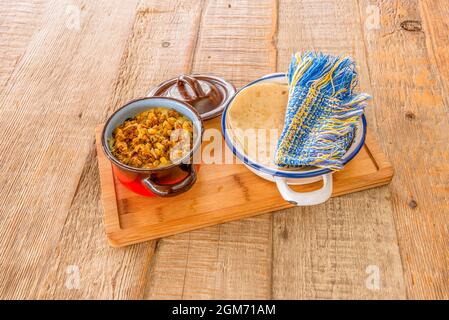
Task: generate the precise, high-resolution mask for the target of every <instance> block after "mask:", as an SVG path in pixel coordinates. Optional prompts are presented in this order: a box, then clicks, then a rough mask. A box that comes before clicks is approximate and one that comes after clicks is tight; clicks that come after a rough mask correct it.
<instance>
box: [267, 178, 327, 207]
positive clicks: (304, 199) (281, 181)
mask: <svg viewBox="0 0 449 320" xmlns="http://www.w3.org/2000/svg"><path fill="white" fill-rule="evenodd" d="M274 181H276V185H277V187H278V189H279V192H280V193H281V195H282V197H283V198H284V200H286V201H288V202H290V203H291V204H293V205H295V206H313V205H316V204H320V203H323V202H325V201H326V200H328V199H329V198H330V197H331V195H332V173H327V174H325V175H323V187H322V188H321V189H319V190H316V191H311V192H296V191H294V190H292V189H291V188H290V187H289V186H288V184H287V182H286V181H285V178H282V177H274Z"/></svg>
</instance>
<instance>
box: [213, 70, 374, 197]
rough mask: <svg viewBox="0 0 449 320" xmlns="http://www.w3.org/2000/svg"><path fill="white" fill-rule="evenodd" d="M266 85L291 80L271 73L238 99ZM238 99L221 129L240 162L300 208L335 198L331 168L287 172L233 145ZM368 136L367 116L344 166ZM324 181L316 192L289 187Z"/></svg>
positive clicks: (359, 126) (356, 132)
mask: <svg viewBox="0 0 449 320" xmlns="http://www.w3.org/2000/svg"><path fill="white" fill-rule="evenodd" d="M263 82H279V83H287V79H286V77H285V74H284V73H273V74H269V75H266V76H264V77H262V78H259V79H257V80H255V81H253V82H250V83H249V84H247V85H246V86H244V87H242V88H241V89H240V90H239V91H238V92H237V93H236V95H235V96H237V95H238V94H239V93H240V92H242V91H243V90H245V89H246V88H248V87H250V86H253V85H255V84H259V83H263ZM235 96H234V98H235ZM234 98H232V99H231V100H230V101H229V103H228V104H227V105H226V107H225V110H224V111H223V115H222V123H221V126H222V130H223V136H224V138H225V141H226V144H227V145H228V147H229V148H230V149H231V150H232V152H233V153H234V154H235V156H236V157H237V158H238V159H240V160H241V161H242V162H243V164H244V165H245V166H246V167H247V168H248V169H249V170H251V171H252V172H254V173H255V174H256V175H258V176H259V177H261V178H263V179H265V180H269V181H272V182H275V183H276V185H277V188H278V190H279V193H280V194H281V195H282V197H283V198H284V200H286V201H288V202H290V203H291V204H294V205H297V206H310V205H316V204H320V203H323V202H325V201H327V200H328V199H329V198H330V197H331V195H332V173H333V171H331V170H329V169H322V168H313V167H311V168H310V169H307V168H304V169H302V170H298V171H292V170H283V169H282V168H274V167H271V166H270V167H269V166H266V165H264V164H261V163H258V162H256V161H254V160H252V159H250V158H249V157H248V156H247V155H245V153H244V152H243V150H242V149H241V148H240V147H239V146H237V145H235V144H233V139H231V138H230V137H229V135H228V130H229V128H228V126H227V121H226V115H227V110H228V109H229V107H230V106H231V105H232V103H233V101H234ZM365 136H366V119H365V116H364V115H363V116H362V117H361V118H360V120H359V122H358V123H357V125H356V131H355V136H354V139H353V141H352V144H351V146H350V147H349V149H348V151H347V152H346V154H345V155H344V157H343V163H344V164H346V163H348V162H349V161H350V160H351V159H353V158H354V157H355V156H356V155H357V153H358V152H359V151H360V149H361V148H362V147H363V144H364V143H365ZM320 180H323V186H322V187H321V188H320V189H319V190H316V191H311V192H297V191H294V190H293V189H291V188H290V187H289V185H305V184H310V183H313V182H316V181H320Z"/></svg>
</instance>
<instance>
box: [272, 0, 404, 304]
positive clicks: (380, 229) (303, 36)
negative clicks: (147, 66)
mask: <svg viewBox="0 0 449 320" xmlns="http://www.w3.org/2000/svg"><path fill="white" fill-rule="evenodd" d="M362 24H363V21H360V19H359V13H358V7H357V4H356V3H354V2H352V1H334V0H326V1H320V2H317V1H311V0H310V1H309V0H304V1H283V2H281V3H280V7H279V34H278V41H277V47H278V51H279V52H278V69H279V70H285V69H286V68H287V66H288V63H289V61H290V56H291V54H292V53H293V52H295V51H296V50H319V51H323V52H327V53H333V54H350V55H352V56H353V57H354V58H355V59H356V61H357V62H358V65H359V67H360V87H361V90H363V91H368V92H370V91H371V88H370V83H369V76H368V72H367V71H368V69H367V65H366V58H365V50H364V43H363V38H362V35H361V28H362V27H363V26H361V25H362ZM376 107H377V106H376V105H375V104H372V105H371V106H370V107H369V108H368V110H367V112H368V120H369V127H370V130H371V129H372V128H373V125H374V126H375V124H376V121H375V120H376V119H375V118H374V117H373V116H372V112H373V111H372V110H370V109H374V108H376ZM373 131H376V130H373ZM389 198H390V195H389V192H388V190H387V189H386V188H379V189H374V190H370V191H366V192H360V193H355V194H351V195H347V196H342V197H338V198H333V199H331V200H329V201H328V202H327V203H325V204H323V205H320V206H316V207H308V208H295V209H290V210H286V211H285V212H283V213H278V214H275V215H274V222H273V298H275V299H287V298H289V299H341V298H348V299H349V298H351V299H354V298H363V299H369V298H404V297H405V290H404V284H403V275H402V267H401V260H400V255H399V250H398V246H397V239H396V233H395V228H394V221H393V217H392V210H391V206H390V201H389ZM377 270H378V271H379V280H380V283H379V286H380V287H379V289H377V288H376V286H375V283H373V282H369V280H370V279H371V278H369V276H370V275H371V276H372V277H375V275H376V274H375V273H376V272H377ZM367 272H368V273H367ZM367 280H368V282H369V284H368V285H367V283H366V281H367Z"/></svg>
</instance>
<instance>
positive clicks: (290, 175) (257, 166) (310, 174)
mask: <svg viewBox="0 0 449 320" xmlns="http://www.w3.org/2000/svg"><path fill="white" fill-rule="evenodd" d="M280 77H285V73H274V74H271V75H268V76H264V77H262V78H259V79H256V80H254V81H252V82H250V83H248V84H247V85H245V86H243V87H242V88H240V89H239V90H238V91H237V92H236V93H235V95H234V96H233V97H232V99H230V100H229V102H228V103H227V104H226V106H225V109H224V111H223V115H222V117H221V130H222V133H223V136H224V139H225V141H226V144H227V146H228V147H229V149H231V150H232V153H234V155H235V156H236V157H237V158H238V159H240V161H242V162H243V163H244V164H246V165H248V166H250V167H251V168H253V169H255V170H257V171H260V172H263V173H266V174H269V175H272V176H277V177H283V178H311V177H316V176H320V175H323V174H326V173H329V172H332V170H331V169H318V170H313V171H310V172H307V171H306V172H304V171H303V172H298V171H284V170H282V169H280V170H276V169H273V168H269V167H266V166H264V165H261V164H259V163H257V162H254V161H252V160H251V159H249V158H248V157H247V156H245V155H244V154H242V153H241V152H240V151H238V150H237V148H236V147H235V146H234V145H233V144H232V141H231V139H230V138H229V136H228V134H227V131H226V114H227V111H228V109H229V106H230V105H231V104H232V102H233V101H234V98H235V97H236V96H237V95H238V94H239V93H240V92H241V91H242V90H244V89H245V88H247V87H249V86H252V85H254V84H256V83H258V82H261V81H266V80H267V79H272V78H280ZM366 127H367V124H366V118H365V115H362V138H361V139H360V142H359V144H358V145H357V146H356V148H355V149H354V150H353V151H352V152H351V153H350V154H349V155H347V156H345V157H344V158H343V165H345V164H347V163H348V162H349V161H351V160H352V159H353V158H354V157H355V156H356V155H357V153H359V151H360V149H362V147H363V145H364V144H365V137H366Z"/></svg>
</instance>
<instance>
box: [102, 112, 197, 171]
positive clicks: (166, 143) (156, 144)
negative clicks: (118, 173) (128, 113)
mask: <svg viewBox="0 0 449 320" xmlns="http://www.w3.org/2000/svg"><path fill="white" fill-rule="evenodd" d="M192 136H193V126H192V121H190V120H189V119H188V118H187V117H186V116H184V115H182V114H181V113H179V112H177V111H175V110H172V109H166V108H154V109H150V110H148V111H145V112H142V113H139V114H138V115H136V116H135V117H133V118H131V119H127V120H126V121H125V122H124V123H123V124H122V125H120V126H118V127H117V128H115V130H114V132H113V134H112V138H111V139H110V140H109V146H110V148H111V151H112V154H113V155H114V157H116V158H117V159H118V160H119V161H120V162H122V163H124V164H126V165H129V166H132V167H136V168H157V167H163V166H167V165H169V164H171V163H173V162H174V161H176V160H177V159H180V158H182V157H184V156H185V155H186V154H188V153H189V152H190V148H191V144H192Z"/></svg>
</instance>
